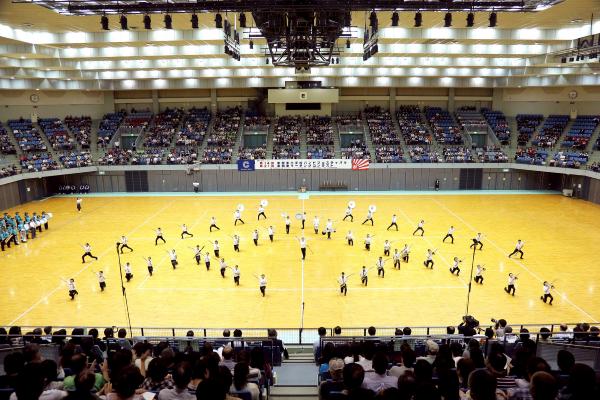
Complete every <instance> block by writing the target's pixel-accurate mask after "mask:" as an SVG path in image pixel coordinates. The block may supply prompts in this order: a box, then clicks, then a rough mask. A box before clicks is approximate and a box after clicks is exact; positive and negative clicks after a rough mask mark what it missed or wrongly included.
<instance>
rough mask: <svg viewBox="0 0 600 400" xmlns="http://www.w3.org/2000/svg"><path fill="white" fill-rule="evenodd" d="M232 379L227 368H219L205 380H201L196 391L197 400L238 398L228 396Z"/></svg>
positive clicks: (230, 399)
mask: <svg viewBox="0 0 600 400" xmlns="http://www.w3.org/2000/svg"><path fill="white" fill-rule="evenodd" d="M232 381H233V378H232V376H231V373H230V371H229V369H227V367H219V368H217V369H216V370H215V371H213V372H212V373H211V374H209V377H208V378H207V379H204V380H202V382H200V383H199V384H198V388H197V389H196V398H197V399H198V400H206V399H210V400H213V399H214V400H235V399H238V400H239V398H238V397H234V396H231V395H229V390H230V388H231V383H232Z"/></svg>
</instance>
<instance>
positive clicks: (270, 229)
mask: <svg viewBox="0 0 600 400" xmlns="http://www.w3.org/2000/svg"><path fill="white" fill-rule="evenodd" d="M267 231H268V232H269V236H273V233H275V231H273V228H271V227H268V228H267Z"/></svg>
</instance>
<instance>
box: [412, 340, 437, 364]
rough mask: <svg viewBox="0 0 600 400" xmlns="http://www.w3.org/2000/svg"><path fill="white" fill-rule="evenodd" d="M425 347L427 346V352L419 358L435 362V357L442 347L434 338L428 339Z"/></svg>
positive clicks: (430, 362)
mask: <svg viewBox="0 0 600 400" xmlns="http://www.w3.org/2000/svg"><path fill="white" fill-rule="evenodd" d="M425 347H426V348H427V354H426V355H425V356H424V357H418V358H417V360H425V361H427V362H428V363H429V364H433V362H434V361H435V357H436V356H437V353H438V351H439V349H440V346H439V345H438V344H437V343H436V342H434V341H433V340H427V341H426V342H425Z"/></svg>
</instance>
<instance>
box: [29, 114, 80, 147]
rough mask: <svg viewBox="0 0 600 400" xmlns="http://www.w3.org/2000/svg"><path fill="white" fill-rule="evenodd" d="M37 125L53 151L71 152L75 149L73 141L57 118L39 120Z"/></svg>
mask: <svg viewBox="0 0 600 400" xmlns="http://www.w3.org/2000/svg"><path fill="white" fill-rule="evenodd" d="M38 124H39V126H40V128H42V132H44V134H45V135H46V137H47V138H48V141H49V142H50V145H51V146H52V148H53V149H54V150H73V149H74V148H75V147H76V146H75V139H74V138H72V137H71V136H70V135H69V132H68V131H67V128H66V126H65V124H63V122H62V121H61V120H60V119H59V118H40V120H39V121H38Z"/></svg>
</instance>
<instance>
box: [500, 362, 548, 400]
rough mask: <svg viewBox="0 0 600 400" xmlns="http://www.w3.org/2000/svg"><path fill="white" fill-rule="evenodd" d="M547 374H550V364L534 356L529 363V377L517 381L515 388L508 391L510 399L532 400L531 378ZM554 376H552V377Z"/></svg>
mask: <svg viewBox="0 0 600 400" xmlns="http://www.w3.org/2000/svg"><path fill="white" fill-rule="evenodd" d="M540 371H542V372H547V373H550V366H549V365H548V363H547V362H546V361H545V360H544V359H542V358H539V357H535V355H532V356H531V357H530V358H529V360H528V361H527V375H526V377H525V378H522V379H516V380H515V384H516V387H515V388H511V389H509V390H508V391H507V393H508V398H509V399H510V400H529V399H531V393H530V382H531V378H532V377H533V375H534V374H535V373H536V372H540ZM551 376H552V375H551Z"/></svg>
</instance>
